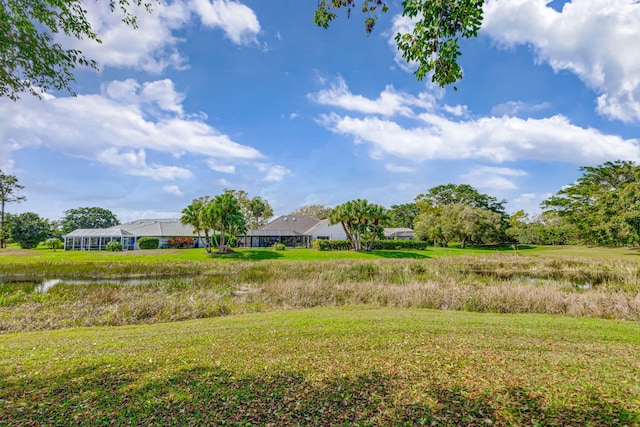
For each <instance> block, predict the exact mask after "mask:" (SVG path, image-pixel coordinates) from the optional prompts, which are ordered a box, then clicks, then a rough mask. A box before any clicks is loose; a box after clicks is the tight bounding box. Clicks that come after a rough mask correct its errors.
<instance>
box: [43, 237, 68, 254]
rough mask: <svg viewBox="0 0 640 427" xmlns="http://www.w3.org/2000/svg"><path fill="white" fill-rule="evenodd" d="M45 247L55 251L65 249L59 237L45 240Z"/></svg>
mask: <svg viewBox="0 0 640 427" xmlns="http://www.w3.org/2000/svg"><path fill="white" fill-rule="evenodd" d="M44 245H45V246H46V247H48V248H49V249H53V250H54V251H55V250H56V249H62V248H64V243H63V242H62V240H60V239H58V238H57V237H52V238H51V239H47V240H45V242H44Z"/></svg>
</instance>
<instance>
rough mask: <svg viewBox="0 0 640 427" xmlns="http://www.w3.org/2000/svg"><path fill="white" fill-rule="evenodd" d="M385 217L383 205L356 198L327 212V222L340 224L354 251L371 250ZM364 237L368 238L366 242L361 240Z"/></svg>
mask: <svg viewBox="0 0 640 427" xmlns="http://www.w3.org/2000/svg"><path fill="white" fill-rule="evenodd" d="M386 217H387V213H386V209H385V208H384V207H382V206H380V205H376V204H373V203H369V202H368V201H367V200H363V199H356V200H351V201H349V202H346V203H343V204H341V205H339V206H336V207H335V208H333V209H332V210H331V212H329V224H330V225H333V224H338V223H339V224H342V228H343V229H344V232H345V234H346V235H347V239H348V240H349V242H350V243H351V248H352V249H353V250H354V251H361V250H367V251H371V250H372V249H373V244H374V242H375V239H376V237H377V236H378V235H379V234H380V232H381V231H382V226H381V225H380V224H381V222H382V221H383V220H385V219H386ZM365 238H368V242H367V243H366V244H365V243H364V242H363V240H364V239H365ZM363 245H364V246H363Z"/></svg>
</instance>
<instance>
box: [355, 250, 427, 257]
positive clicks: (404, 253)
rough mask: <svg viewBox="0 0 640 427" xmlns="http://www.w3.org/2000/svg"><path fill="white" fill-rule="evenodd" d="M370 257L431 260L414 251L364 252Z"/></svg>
mask: <svg viewBox="0 0 640 427" xmlns="http://www.w3.org/2000/svg"><path fill="white" fill-rule="evenodd" d="M364 253H366V254H370V255H377V256H381V257H383V258H397V259H402V258H411V259H427V258H430V257H429V256H428V255H425V254H420V253H417V252H413V251H397V250H393V251H390V250H373V251H371V252H364Z"/></svg>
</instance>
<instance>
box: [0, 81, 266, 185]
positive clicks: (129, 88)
mask: <svg viewBox="0 0 640 427" xmlns="http://www.w3.org/2000/svg"><path fill="white" fill-rule="evenodd" d="M183 98H184V97H183V95H182V94H179V93H177V92H176V91H175V88H174V87H173V83H172V82H171V81H170V80H161V81H156V82H145V83H142V84H140V83H138V82H137V81H135V80H125V81H118V82H112V83H109V84H107V85H105V86H104V87H103V91H102V94H91V95H79V96H77V97H64V98H55V97H50V98H48V99H43V100H37V99H36V98H25V99H23V100H21V101H20V102H19V103H13V102H10V101H7V100H0V117H5V118H10V119H7V120H3V121H0V136H1V137H2V139H1V140H0V152H2V153H5V152H7V153H10V152H12V151H16V150H19V149H23V148H25V147H28V146H35V145H41V144H42V145H45V146H46V147H47V148H48V149H50V150H54V151H58V152H61V153H64V154H66V155H69V156H74V157H79V158H84V159H87V160H92V161H97V162H100V163H102V164H105V165H108V166H111V167H113V168H117V170H118V171H119V172H120V173H125V174H129V175H134V176H147V177H151V178H153V179H162V180H173V179H178V178H189V177H191V176H192V174H191V172H190V171H189V170H187V169H185V168H184V167H182V166H179V165H162V164H159V163H152V164H148V163H147V155H148V154H150V153H154V158H156V157H162V154H165V156H164V157H166V154H171V155H173V156H174V157H175V158H179V157H181V156H183V155H184V154H187V153H189V154H192V155H198V156H203V157H204V158H205V159H207V158H214V159H223V160H224V161H225V162H226V163H227V165H228V166H231V165H232V164H233V162H246V160H250V159H258V158H261V157H263V156H262V154H261V153H260V152H259V151H258V150H256V149H254V148H252V147H248V146H245V145H241V144H238V143H236V142H234V141H232V140H231V138H229V136H227V135H224V134H221V133H219V132H218V131H217V130H216V129H215V128H213V127H211V126H210V125H208V124H207V123H206V122H204V121H203V116H202V115H198V114H196V115H188V114H185V113H184V112H183V106H182V103H181V102H182V100H183ZM228 166H227V167H228Z"/></svg>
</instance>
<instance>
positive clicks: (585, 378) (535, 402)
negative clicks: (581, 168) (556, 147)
mask: <svg viewBox="0 0 640 427" xmlns="http://www.w3.org/2000/svg"><path fill="white" fill-rule="evenodd" d="M638 348H640V324H638V323H634V322H618V321H609V320H594V319H573V318H567V317H558V316H547V315H499V314H479V313H465V312H447V311H433V310H424V309H391V308H376V309H373V308H368V307H362V306H361V307H348V308H318V309H308V310H301V311H278V312H272V313H257V314H250V315H239V316H229V317H222V318H215V319H202V320H194V321H187V322H175V323H167V324H157V325H141V326H127V327H105V328H80V329H70V330H59V331H48V332H35V333H20V334H4V335H0V425H3V426H4V425H7V426H27V425H51V426H53V425H85V426H102V425H105V426H106V425H144V426H170V425H175V426H183V425H185V426H197V425H237V426H248V425H261V426H262V425H264V426H266V425H274V426H280V425H316V426H330V425H350V426H351V425H362V426H364V425H368V426H375V425H394V426H395V425H440V426H459V425H465V426H488V425H495V426H520V425H549V426H551V425H554V426H558V425H560V426H570V425H571V426H616V425H619V426H623V425H626V426H637V425H638V423H640V400H639V399H640V359H639V357H638Z"/></svg>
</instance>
